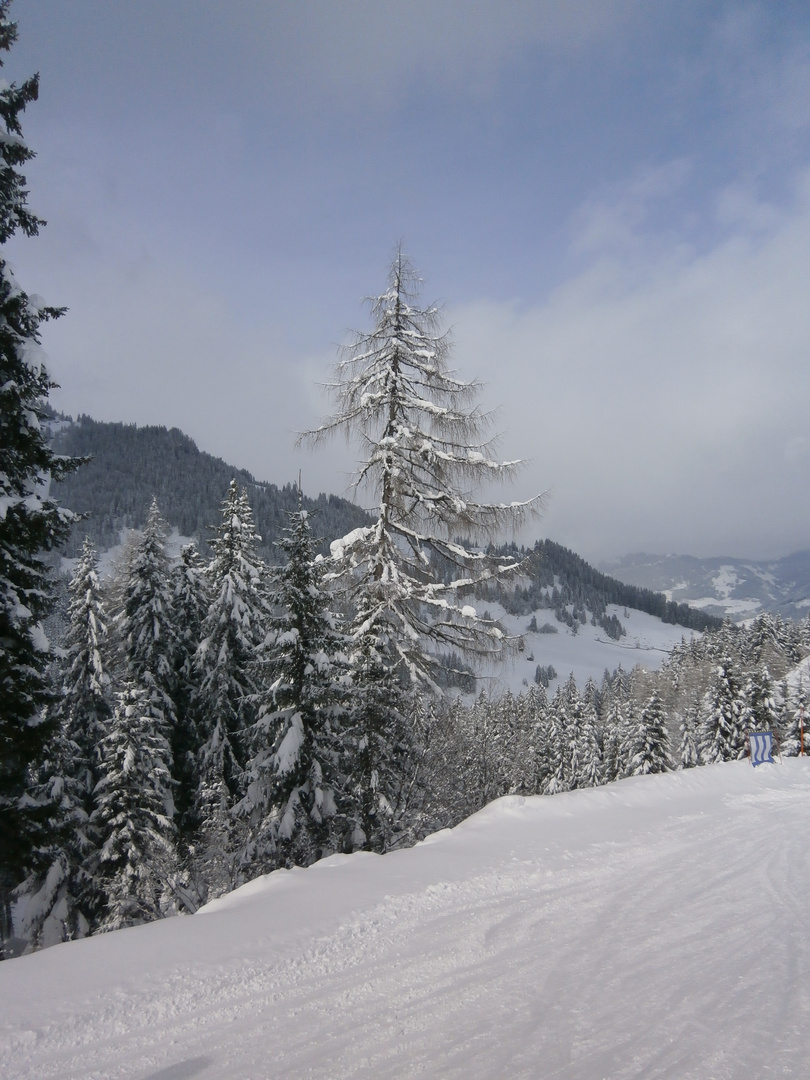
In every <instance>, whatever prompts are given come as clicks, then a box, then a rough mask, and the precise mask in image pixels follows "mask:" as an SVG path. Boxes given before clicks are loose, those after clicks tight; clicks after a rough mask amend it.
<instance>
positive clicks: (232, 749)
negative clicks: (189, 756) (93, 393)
mask: <svg viewBox="0 0 810 1080" xmlns="http://www.w3.org/2000/svg"><path fill="white" fill-rule="evenodd" d="M258 539H259V538H258V537H257V535H256V531H255V529H254V527H253V512H252V510H251V508H250V503H249V502H248V498H247V494H246V493H245V492H244V491H242V492H240V491H239V489H238V488H237V486H236V482H235V481H232V482H231V485H230V487H229V488H228V493H227V495H226V498H225V502H224V504H223V507H222V524H221V526H220V528H219V529H218V531H217V535H216V536H215V537H214V539H213V540H212V541H211V547H212V548H213V549H214V557H213V559H212V561H211V564H210V566H209V567H208V570H207V574H208V578H209V580H210V584H211V605H210V607H209V609H208V614H207V615H206V617H205V620H204V622H203V625H202V640H201V642H200V646H199V648H198V650H197V656H196V659H195V664H196V667H197V671H198V678H199V683H198V690H197V694H196V696H195V698H194V701H193V707H194V709H195V710H197V711H198V715H199V716H200V717H201V718H202V721H203V725H204V726H203V730H202V732H201V746H200V750H199V755H198V765H197V775H198V777H199V788H198V790H197V797H196V805H195V816H196V818H197V820H198V821H199V822H200V834H199V838H198V843H197V845H196V846H197V856H196V862H197V867H198V870H199V872H200V874H201V875H202V878H203V884H204V888H207V890H208V892H209V895H212V896H215V895H220V894H221V893H223V892H227V891H228V890H229V889H231V888H233V887H234V886H235V885H236V884H237V883H238V882H239V880H240V874H241V871H240V870H239V867H238V853H237V850H236V849H237V848H238V846H239V840H238V837H237V835H236V830H235V828H234V822H233V819H232V816H231V811H232V809H233V807H234V805H235V804H236V802H237V801H238V800H239V799H240V798H241V796H242V795H243V794H244V776H243V773H244V768H245V763H246V760H247V756H248V755H247V742H248V734H247V733H248V731H249V730H250V729H251V728H252V727H253V724H254V723H255V719H256V711H257V699H258V692H259V684H258V681H257V674H258V670H259V664H258V659H259V648H260V646H261V645H262V644H263V642H264V637H265V633H266V622H267V616H268V603H267V596H266V581H265V578H266V568H265V566H264V564H263V562H262V561H261V559H260V558H259V556H258V554H257V551H256V548H257V544H258Z"/></svg>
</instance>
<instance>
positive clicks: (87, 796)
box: [18, 538, 112, 945]
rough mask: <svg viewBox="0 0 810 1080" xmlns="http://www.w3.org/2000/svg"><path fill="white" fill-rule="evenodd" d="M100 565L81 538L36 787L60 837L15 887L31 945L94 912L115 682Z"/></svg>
mask: <svg viewBox="0 0 810 1080" xmlns="http://www.w3.org/2000/svg"><path fill="white" fill-rule="evenodd" d="M97 564H98V559H97V555H96V552H95V550H94V548H93V545H92V544H91V542H90V540H89V539H87V538H85V541H84V545H83V547H82V552H81V556H80V557H79V560H78V563H77V566H76V570H75V572H74V575H73V578H72V579H71V582H70V585H69V593H70V605H69V609H68V617H69V623H68V629H67V634H66V639H65V657H64V661H63V669H64V676H63V679H62V697H61V700H59V701H58V702H56V703H55V704H54V706H53V712H54V715H55V716H56V718H57V719H58V721H59V731H58V733H57V734H56V736H55V738H54V739H53V741H52V743H51V748H50V754H49V756H48V759H47V761H46V763H45V766H44V769H43V770H42V771H41V775H42V778H43V779H42V783H41V786H40V790H41V791H43V792H46V793H47V795H48V797H49V798H48V801H51V802H52V803H53V804H54V806H55V808H56V814H57V821H58V825H57V831H58V834H59V838H58V841H57V842H56V843H54V844H53V845H52V849H51V861H50V864H49V865H48V866H47V869H44V868H43V869H41V870H40V872H39V873H38V874H32V875H31V877H30V878H29V879H28V881H27V882H26V883H25V885H24V886H21V887H20V889H18V895H19V896H20V899H21V905H20V907H21V912H24V914H23V916H22V917H23V918H24V920H25V921H26V923H27V928H26V934H27V936H28V937H29V938H30V940H31V943H32V944H34V945H38V944H51V943H53V940H54V939H55V936H56V935H57V934H58V933H61V934H62V940H64V938H66V937H68V936H77V935H81V934H83V933H84V932H85V931H86V930H87V929H88V928H89V927H90V926H92V925H93V923H94V920H95V918H96V916H97V915H98V913H99V899H100V898H99V894H98V890H97V888H96V886H95V882H94V879H93V873H92V867H93V865H94V862H95V856H96V854H97V848H98V835H97V831H96V829H95V828H94V827H93V825H92V824H91V816H92V813H93V810H94V808H95V795H94V792H95V788H96V784H97V783H98V781H99V779H100V775H101V773H100V762H99V755H98V747H99V745H100V743H101V741H102V739H103V738H104V736H105V735H106V734H107V729H108V724H109V720H110V717H111V715H112V680H111V678H110V675H109V673H108V670H107V659H108V655H107V649H108V640H107V615H106V612H105V609H104V601H103V599H102V595H101V585H100V583H99V577H98V565H97ZM49 905H50V906H49ZM57 909H58V910H57Z"/></svg>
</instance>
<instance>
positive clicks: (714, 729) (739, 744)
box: [700, 656, 746, 765]
mask: <svg viewBox="0 0 810 1080" xmlns="http://www.w3.org/2000/svg"><path fill="white" fill-rule="evenodd" d="M744 712H745V691H744V687H743V685H742V678H741V675H740V674H739V671H738V669H737V665H736V664H735V663H734V661H733V660H732V659H731V657H730V656H723V657H722V658H721V660H720V662H719V664H718V665H717V667H716V669H715V677H714V684H713V686H712V687H711V689H710V690H709V691H708V693H707V694H706V698H705V700H704V706H703V714H702V717H701V723H700V760H701V763H703V764H707V765H712V764H714V763H715V762H718V761H736V760H737V759H738V758H742V757H745V753H746V741H745V727H744V721H743V716H744Z"/></svg>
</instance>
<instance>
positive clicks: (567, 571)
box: [485, 540, 722, 639]
mask: <svg viewBox="0 0 810 1080" xmlns="http://www.w3.org/2000/svg"><path fill="white" fill-rule="evenodd" d="M497 553H498V554H500V555H511V556H513V557H515V558H522V559H523V560H524V562H523V569H524V575H525V579H526V580H525V581H524V583H522V584H519V585H518V587H517V588H514V589H512V588H510V587H509V586H503V585H488V586H485V591H486V595H489V596H491V597H492V598H493V599H497V600H498V601H499V602H500V603H501V604H503V606H504V607H505V608H506V610H507V611H508V612H510V614H513V615H525V614H529V613H530V612H532V611H536V610H537V609H538V608H547V609H549V610H551V611H554V613H555V615H556V617H557V619H558V621H559V622H563V623H566V624H567V625H568V626H569V627H572V628H574V627H575V626H576V623H577V622H579V623H585V622H586V620H587V615H588V613H590V615H591V619H592V621H593V623H594V625H598V626H602V627H603V628H604V630H605V632H606V633H607V634H608V636H609V637H612V638H614V639H617V638H619V637H621V636H622V635H623V634H624V633H625V630H624V627H623V626H622V624H621V621H620V619H619V618H618V617H617V616H616V615H608V614H607V607H608V605H609V604H614V605H618V606H619V607H623V608H635V609H636V610H638V611H644V612H646V613H647V614H648V615H655V616H656V617H657V618H659V619H661V620H662V622H666V623H674V624H677V625H678V626H685V627H687V628H688V629H690V630H709V629H718V628H719V627H720V626H721V625H722V620H721V619H718V618H717V617H716V616H714V615H707V614H705V613H704V612H702V611H698V610H697V609H695V608H690V607H689V605H688V604H676V603H674V602H673V601H671V600H667V598H666V597H665V596H664V595H663V593H656V592H653V591H652V590H650V589H642V588H639V587H638V586H636V585H625V584H624V583H623V582H621V581H617V580H616V578H612V577H609V576H608V575H607V574H602V573H601V572H600V571H598V570H595V569H594V568H593V567H592V566H590V565H589V564H588V563H587V562H585V560H584V559H583V558H581V557H580V556H579V555H577V554H575V553H574V552H573V551H570V550H569V549H568V548H565V547H563V546H562V545H561V544H555V543H554V541H553V540H538V541H537V542H536V543H535V545H534V547H533V548H525V547H518V546H517V545H515V544H510V545H505V546H503V547H501V548H498V549H497Z"/></svg>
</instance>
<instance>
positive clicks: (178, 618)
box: [169, 543, 211, 836]
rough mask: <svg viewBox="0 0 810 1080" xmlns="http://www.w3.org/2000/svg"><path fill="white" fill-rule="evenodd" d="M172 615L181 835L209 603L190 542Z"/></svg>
mask: <svg viewBox="0 0 810 1080" xmlns="http://www.w3.org/2000/svg"><path fill="white" fill-rule="evenodd" d="M169 584H170V591H171V621H172V625H173V627H174V631H175V640H174V657H173V659H174V705H175V711H176V722H175V725H174V731H173V737H172V758H173V775H174V779H175V781H176V787H175V805H176V807H177V821H176V824H177V827H178V830H179V831H180V833H181V835H183V836H185V835H186V834H188V833H190V832H191V831H193V828H194V827H195V825H196V824H199V823H198V822H196V821H195V818H194V809H195V802H196V797H197V789H198V787H199V775H198V770H197V766H198V762H199V751H200V746H201V742H202V729H203V723H202V717H201V715H200V713H199V708H198V705H199V699H198V694H197V691H198V686H199V671H198V668H197V665H196V663H195V657H196V655H197V650H198V648H199V646H200V641H201V639H202V627H203V623H204V621H205V618H206V616H207V614H208V609H209V607H210V605H211V589H210V583H209V580H208V577H207V575H206V573H205V564H204V563H203V560H202V557H201V556H200V553H199V551H198V550H197V546H196V544H194V543H191V544H186V545H185V546H184V547H183V548H182V549H181V551H180V560H179V561H178V562H177V563H176V564H175V566H174V567H173V568H172V571H171V576H170V582H169Z"/></svg>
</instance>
